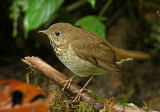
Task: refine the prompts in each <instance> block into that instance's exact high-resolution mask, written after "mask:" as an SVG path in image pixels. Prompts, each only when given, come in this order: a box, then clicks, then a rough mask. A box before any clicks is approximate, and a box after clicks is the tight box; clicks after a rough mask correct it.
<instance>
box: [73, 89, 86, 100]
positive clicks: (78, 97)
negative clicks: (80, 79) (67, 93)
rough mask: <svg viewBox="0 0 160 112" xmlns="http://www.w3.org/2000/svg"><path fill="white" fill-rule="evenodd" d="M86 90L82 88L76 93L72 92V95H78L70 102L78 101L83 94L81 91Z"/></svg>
mask: <svg viewBox="0 0 160 112" xmlns="http://www.w3.org/2000/svg"><path fill="white" fill-rule="evenodd" d="M86 90H87V89H85V88H82V89H80V90H78V91H74V92H73V93H78V94H77V96H76V97H75V98H74V100H73V101H72V102H75V101H76V100H78V101H80V98H81V95H82V93H83V91H86Z"/></svg>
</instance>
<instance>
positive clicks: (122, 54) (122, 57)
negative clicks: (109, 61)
mask: <svg viewBox="0 0 160 112" xmlns="http://www.w3.org/2000/svg"><path fill="white" fill-rule="evenodd" d="M115 51H116V52H115V54H116V61H117V62H118V61H129V60H133V59H141V60H144V59H149V58H150V56H149V54H146V53H143V52H140V51H130V50H122V49H119V48H116V50H115Z"/></svg>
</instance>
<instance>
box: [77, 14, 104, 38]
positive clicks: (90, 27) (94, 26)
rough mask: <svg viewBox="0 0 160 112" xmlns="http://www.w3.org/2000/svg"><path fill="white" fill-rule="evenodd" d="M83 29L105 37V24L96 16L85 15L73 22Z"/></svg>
mask: <svg viewBox="0 0 160 112" xmlns="http://www.w3.org/2000/svg"><path fill="white" fill-rule="evenodd" d="M75 25H76V26H80V27H82V28H83V29H85V30H87V31H89V32H92V33H95V34H97V35H99V36H101V37H103V38H104V37H105V26H104V24H103V23H102V22H101V21H100V20H99V18H98V17H96V16H86V17H84V18H82V19H80V20H79V21H77V22H76V23H75Z"/></svg>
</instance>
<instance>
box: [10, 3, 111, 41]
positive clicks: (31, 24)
mask: <svg viewBox="0 0 160 112" xmlns="http://www.w3.org/2000/svg"><path fill="white" fill-rule="evenodd" d="M63 2H64V0H15V1H13V4H12V6H11V7H10V10H11V14H10V17H11V18H12V19H13V20H14V22H13V27H14V28H13V37H15V36H16V35H17V26H18V22H17V20H18V18H19V16H20V13H21V12H24V14H25V16H24V21H23V24H24V25H23V26H24V34H25V38H27V35H28V32H29V31H31V30H34V29H36V28H38V27H40V26H41V25H44V23H46V22H48V21H53V19H52V18H56V17H57V16H55V12H56V11H57V10H58V9H59V8H61V6H62V3H63ZM86 2H87V0H82V1H81V0H77V1H76V2H75V3H73V4H71V5H69V6H67V7H66V11H72V10H75V9H76V8H78V7H80V6H81V5H84V4H85V3H86ZM88 2H89V3H90V4H91V6H92V8H95V3H96V0H88ZM111 2H112V0H109V1H107V2H106V4H105V6H104V8H102V10H101V11H100V14H99V15H98V16H94V15H88V16H86V17H84V18H81V19H80V20H78V21H77V22H76V23H75V25H77V26H81V27H82V28H84V29H85V30H87V31H89V32H92V33H96V34H97V35H100V36H102V37H105V25H104V24H103V23H102V21H103V20H106V18H104V17H102V15H103V14H104V12H105V11H106V10H107V8H108V7H109V5H110V4H111ZM21 9H22V10H21ZM62 9H63V8H62ZM93 23H94V24H93Z"/></svg>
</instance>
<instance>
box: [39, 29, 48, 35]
mask: <svg viewBox="0 0 160 112" xmlns="http://www.w3.org/2000/svg"><path fill="white" fill-rule="evenodd" d="M38 33H44V34H48V32H47V30H42V31H39V32H38Z"/></svg>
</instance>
